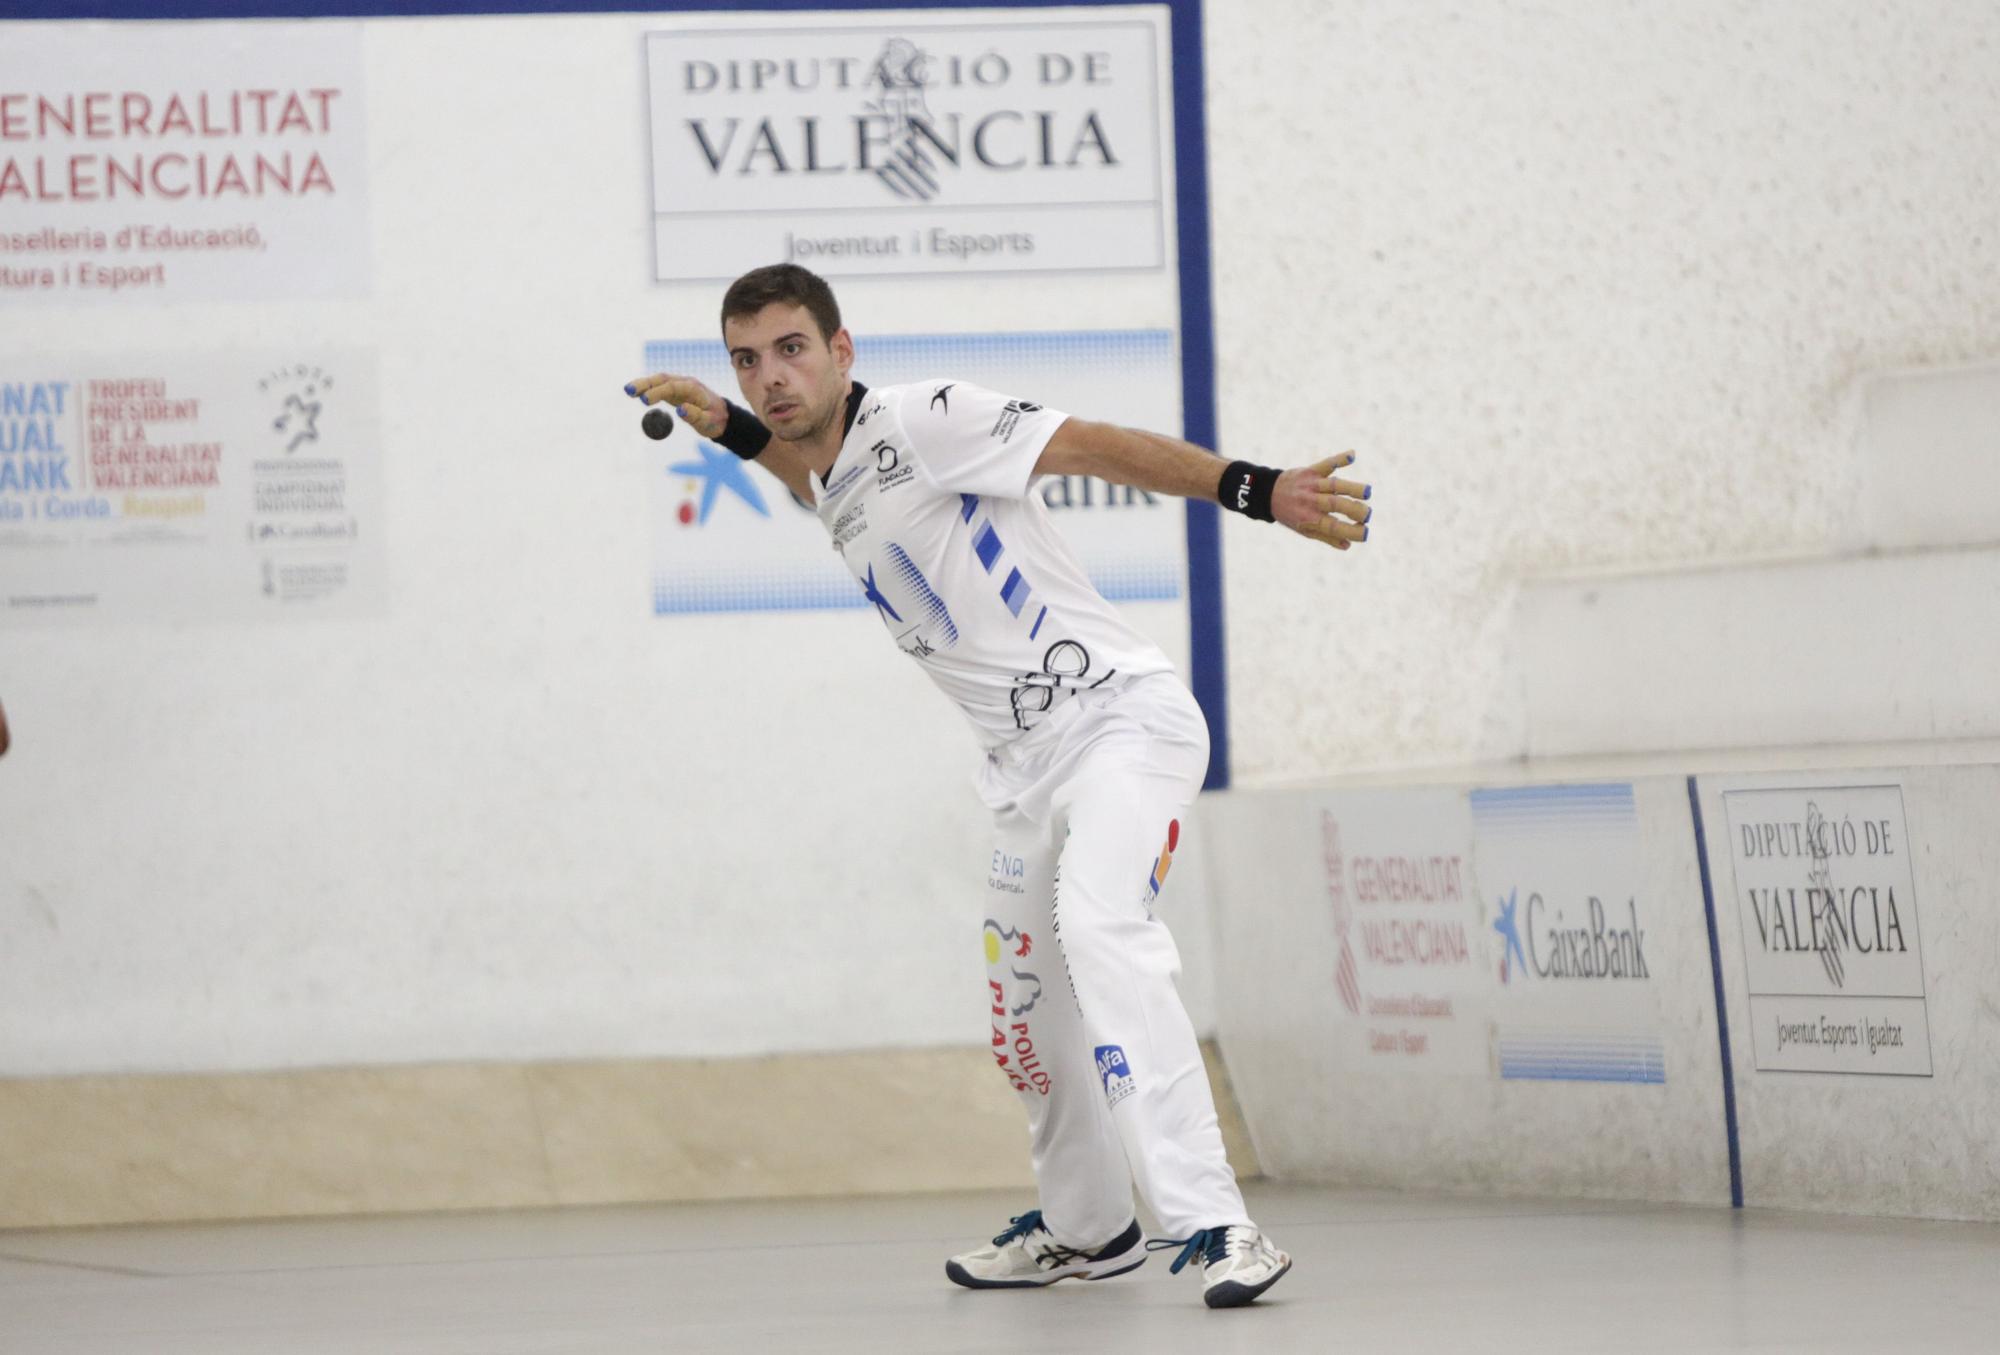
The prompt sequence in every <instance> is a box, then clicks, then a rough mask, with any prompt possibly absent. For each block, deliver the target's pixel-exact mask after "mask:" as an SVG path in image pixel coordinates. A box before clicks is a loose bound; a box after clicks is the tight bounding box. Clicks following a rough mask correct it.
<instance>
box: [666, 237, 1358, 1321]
mask: <svg viewBox="0 0 2000 1355" xmlns="http://www.w3.org/2000/svg"><path fill="white" fill-rule="evenodd" d="M722 333H723V339H724V341H725V342H726V343H727V344H728V347H729V356H730V361H731V363H732V364H733V365H734V367H735V370H736V382H737V386H738V387H739V389H740V390H741V391H742V394H743V398H744V399H745V400H746V401H747V402H748V404H749V406H750V411H754V413H752V412H750V411H745V410H743V409H741V408H739V407H737V406H735V405H732V404H730V403H728V402H727V401H725V400H723V399H721V398H720V397H718V396H717V395H715V394H714V393H713V392H712V391H710V390H708V389H707V388H706V387H704V386H703V385H701V383H699V382H697V381H695V380H693V379H691V378H688V377H684V376H674V375H668V374H658V375H654V376H648V377H644V378H641V379H640V380H638V381H635V382H633V383H632V384H631V385H628V386H627V387H626V391H627V393H628V394H632V395H636V396H638V397H639V398H640V399H641V400H643V401H645V402H646V403H647V404H649V405H651V404H656V403H664V404H671V405H673V406H675V407H676V408H677V409H678V411H679V413H680V415H681V417H682V418H683V419H685V420H686V421H687V422H688V423H689V424H690V425H691V426H692V427H693V428H694V429H695V430H696V431H697V432H699V433H700V434H702V435H703V436H704V437H709V438H713V439H716V440H717V441H719V442H721V443H722V445H723V446H725V447H727V448H729V449H730V450H731V451H734V452H735V453H736V454H737V455H739V456H742V457H745V458H754V459H755V460H756V461H757V463H758V464H759V465H761V466H763V467H764V468H765V469H767V470H769V471H770V472H771V473H772V474H774V475H776V476H777V477H778V478H779V479H780V480H782V481H783V482H784V483H785V485H786V486H787V487H788V488H789V489H790V490H791V491H792V492H793V493H794V494H797V495H798V496H799V497H800V498H801V499H802V500H804V501H806V502H808V503H811V504H813V505H815V506H816V507H817V509H818V512H819V517H820V521H821V522H822V523H823V524H824V525H825V526H826V528H827V531H828V533H829V534H830V535H831V536H832V537H833V540H834V546H835V548H836V549H837V550H838V551H839V553H840V555H841V558H842V559H843V560H844V561H845V562H846V565H847V568H848V569H849V570H850V571H851V572H852V573H853V575H854V577H855V580H856V581H857V582H858V583H859V585H860V587H861V590H862V593H863V595H864V596H865V597H866V598H867V600H868V601H869V603H870V604H871V605H872V606H873V609H874V611H875V614H876V616H877V617H878V618H879V619H880V620H881V623H882V625H883V627H884V628H885V629H886V630H887V631H888V632H889V634H890V636H891V637H892V638H893V639H894V640H895V642H896V644H897V645H898V646H900V647H901V648H902V649H903V651H904V652H905V653H907V654H909V655H911V656H912V657H913V658H914V659H915V660H916V661H917V662H918V663H920V664H922V665H923V667H924V670H925V671H926V672H927V673H929V674H930V676H931V678H932V679H933V680H934V681H935V682H936V683H937V684H938V686H940V687H941V688H943V689H944V692H945V695H947V696H949V697H950V698H951V699H952V700H953V701H955V702H957V703H958V706H959V708H960V709H961V710H963V711H964V712H965V714H966V717H967V718H968V719H970V720H971V721H972V724H973V728H974V729H975V731H977V734H978V737H979V739H980V742H981V743H982V744H983V745H984V746H985V748H986V762H985V765H984V766H983V767H982V769H981V771H980V775H979V794H980V797H981V798H982V799H983V800H984V801H985V803H986V805H987V807H988V808H989V809H991V810H992V811H993V816H994V839H993V845H994V851H993V855H992V859H991V869H990V872H989V875H988V879H987V888H986V889H985V890H984V891H982V892H983V893H984V895H985V897H986V898H987V899H988V900H989V904H988V908H989V912H990V914H991V915H990V916H989V917H988V918H987V919H986V924H985V944H986V959H987V978H988V984H987V988H988V998H989V1003H988V1005H989V1007H990V1010H991V1018H992V1048H993V1056H994V1059H995V1060H996V1061H997V1062H998V1064H999V1065H1000V1069H1001V1071H1002V1072H1003V1073H1004V1074H1005V1075H1006V1077H1007V1079H1008V1081H1009V1083H1010V1084H1011V1085H1012V1086H1013V1088H1014V1090H1015V1091H1016V1093H1018V1094H1019V1096H1020V1098H1021V1101H1022V1103H1023V1104H1024V1105H1025V1106H1026V1107H1027V1112H1028V1124H1029V1130H1030V1134H1031V1140H1032V1156H1033V1160H1034V1168H1035V1179H1036V1182H1037V1185H1038V1187H1039V1194H1040V1197H1041V1199H1040V1204H1041V1208H1039V1209H1036V1210H1031V1211H1029V1212H1027V1213H1025V1214H1022V1215H1021V1216H1019V1217H1017V1218H1015V1219H1013V1220H1012V1221H1011V1226H1010V1227H1009V1228H1008V1229H1007V1230H1006V1231H1004V1232H1002V1233H1001V1234H1000V1235H999V1236H998V1237H996V1238H994V1239H993V1244H992V1245H991V1246H990V1247H984V1248H980V1249H978V1250H975V1251H969V1252H965V1253H963V1254H961V1255H959V1256H955V1257H953V1258H952V1259H951V1260H950V1261H949V1262H947V1263H946V1265H945V1273H946V1275H948V1276H949V1277H950V1278H951V1279H952V1280H954V1281H955V1282H957V1283H959V1284H962V1285H966V1286H969V1287H971V1288H975V1289H987V1288H1022V1287H1029V1286H1039V1285H1047V1284H1053V1283H1055V1282H1056V1281H1057V1280H1062V1279H1067V1278H1070V1277H1076V1278H1079V1279H1087V1280H1100V1279H1105V1278H1108V1277H1109V1276H1112V1275H1118V1274H1122V1273H1124V1272H1125V1271H1128V1270H1132V1269H1134V1268H1136V1267H1137V1266H1139V1265H1140V1264H1141V1263H1142V1262H1143V1261H1144V1260H1145V1259H1146V1250H1150V1249H1152V1248H1155V1247H1163V1246H1164V1247H1180V1248H1181V1252H1180V1255H1179V1256H1178V1257H1177V1258H1176V1259H1175V1261H1174V1263H1173V1269H1174V1271H1176V1272H1178V1271H1179V1270H1180V1269H1181V1268H1182V1267H1183V1266H1184V1265H1186V1264H1187V1263H1188V1262H1189V1261H1190V1260H1194V1259H1198V1260H1199V1261H1200V1263H1201V1267H1202V1275H1203V1281H1204V1284H1203V1297H1204V1299H1205V1301H1206V1302H1207V1303H1208V1305H1209V1306H1210V1307H1217V1308H1220V1307H1233V1306H1236V1305H1239V1304H1245V1303H1248V1302H1250V1301H1251V1300H1253V1299H1255V1298H1256V1297H1257V1296H1258V1295H1259V1294H1262V1293H1263V1292H1264V1291H1265V1290H1266V1289H1268V1288H1270V1286H1271V1285H1272V1284H1274V1283H1276V1282H1277V1280H1278V1278H1279V1277H1280V1276H1282V1275H1283V1274H1284V1273H1285V1272H1286V1271H1287V1270H1288V1269H1289V1268H1290V1267H1291V1258H1290V1257H1288V1256H1286V1255H1285V1254H1284V1253H1283V1252H1281V1251H1279V1250H1278V1249H1277V1248H1276V1247H1274V1246H1273V1245H1272V1244H1271V1243H1270V1241H1269V1240H1268V1239H1267V1238H1265V1237H1264V1235H1263V1234H1262V1233H1261V1232H1260V1231H1259V1230H1258V1229H1257V1227H1256V1225H1255V1224H1253V1223H1252V1222H1251V1221H1250V1218H1249V1215H1248V1214H1247V1213H1246V1212H1245V1211H1244V1207H1243V1197H1242V1195H1241V1193H1240V1192H1239V1191H1238V1190H1237V1187H1236V1179H1235V1176H1234V1174H1233V1173H1232V1172H1231V1171H1230V1168H1229V1163H1228V1161H1227V1160H1226V1159H1225V1157H1224V1155H1223V1149H1222V1136H1221V1133H1220V1131H1219V1130H1218V1128H1217V1125H1216V1118H1215V1106H1214V1103H1213V1101H1212V1099H1211V1097H1210V1094H1209V1087H1208V1079H1207V1074H1206V1072H1205V1070H1204V1068H1203V1065H1202V1060H1201V1051H1200V1048H1199V1046H1198V1045H1197V1043H1196V1041H1195V1033H1194V1028H1193V1025H1192V1024H1191V1023H1190V1021H1189V1020H1188V1016H1187V1012H1186V1010H1185V1009H1184V1008H1183V1007H1182V1005H1181V1001H1180V995H1179V993H1178V992H1177V991H1176V989H1175V987H1174V978H1175V975H1177V974H1178V973H1179V972H1180V955H1179V953H1178V951H1176V949H1175V947H1174V942H1173V938H1172V937H1171V936H1170V935H1168V932H1167V928H1166V925H1165V924H1164V923H1162V922H1161V921H1159V920H1158V918H1156V917H1155V916H1154V913H1153V908H1152V905H1153V901H1154V899H1155V898H1156V896H1157V895H1158V893H1159V891H1160V888H1161V886H1162V885H1163V884H1164V882H1165V880H1166V876H1167V872H1168V869H1169V867H1170V866H1171V865H1172V860H1173V851H1174V848H1175V847H1176V846H1177V845H1178V844H1179V838H1180V834H1181V832H1182V824H1183V821H1184V819H1185V816H1186V815H1187V812H1188V809H1189V807H1190V806H1191V805H1192V804H1193V803H1194V798H1195V795H1196V793H1197V792H1198V791H1199V790H1200V788H1201V782H1202V777H1203V774H1204V772H1205V770H1206V768H1207V765H1208V728H1207V725H1206V723H1205V722H1204V721H1203V719H1202V714H1201V710H1200V708H1199V707H1198V706H1196V704H1195V702H1194V698H1193V697H1192V696H1191V695H1190V694H1189V692H1188V690H1187V688H1186V687H1185V686H1183V685H1182V684H1181V682H1180V680H1179V678H1178V677H1176V676H1175V674H1174V672H1173V668H1172V665H1171V664H1170V663H1169V662H1168V661H1167V657H1166V655H1164V654H1163V653H1161V652H1160V650H1159V648H1158V647H1157V646H1155V645H1154V644H1152V642H1150V641H1149V640H1147V639H1146V638H1145V637H1143V636H1141V635H1140V634H1138V633H1137V632H1136V631H1134V630H1133V629H1132V628H1131V627H1129V626H1127V625H1126V624H1125V623H1124V621H1122V620H1121V619H1120V618H1119V615H1118V613H1117V612H1116V611H1115V610H1113V609H1112V607H1111V606H1110V604H1108V603H1107V602H1105V600H1104V599H1103V598H1102V597H1100V596H1099V595H1098V593H1097V591H1096V590H1095V589H1094V588H1093V587H1092V586H1091V584H1090V580H1089V578H1088V577H1087V576H1086V575H1085V573H1084V571H1083V570H1082V569H1081V568H1080V567H1079V566H1078V565H1077V563H1076V561H1075V559H1074V558H1073V557H1072V556H1071V554H1070V552H1069V550H1068V548H1067V546H1066V545H1065V544H1064V542H1063V540H1062V538H1061V537H1060V536H1059V535H1058V534H1057V532H1056V530H1055V527H1054V525H1053V524H1052V522H1051V521H1050V517H1049V513H1048V510H1047V508H1046V507H1045V506H1044V505H1043V503H1042V501H1041V499H1040V497H1039V496H1038V495H1036V494H1034V493H1031V492H1030V490H1031V488H1032V487H1033V485H1034V483H1035V480H1036V478H1037V477H1038V476H1044V475H1089V476H1097V477H1100V478H1102V479H1105V480H1109V481H1111V482H1113V483H1115V484H1120V485H1130V486H1133V487H1135V488H1138V489H1142V490H1146V491H1149V492H1152V493H1156V494H1176V495H1180V496H1182V497H1184V498H1190V499H1210V500H1214V501H1217V502H1219V503H1221V504H1222V506H1223V507H1224V508H1228V509H1231V510H1233V511H1235V512H1239V513H1244V514H1246V515H1248V516H1250V517H1252V518H1257V519H1260V520H1263V521H1267V522H1269V521H1275V522H1279V523H1282V524H1284V525H1285V526H1287V527H1289V528H1291V529H1292V530H1293V531H1295V532H1298V533H1299V534H1301V535H1303V536H1307V537H1310V538H1312V539H1313V540H1316V541H1321V542H1324V543H1326V544H1327V545H1330V546H1332V547H1333V548H1334V549H1336V550H1347V549H1349V548H1350V547H1351V546H1352V545H1354V544H1356V543H1358V542H1362V541H1366V540H1367V539H1368V528H1367V525H1366V524H1367V522H1368V518H1369V515H1370V511H1371V510H1370V508H1369V506H1368V505H1367V504H1366V503H1364V502H1363V500H1366V499H1367V498H1369V495H1370V489H1369V487H1368V486H1367V485H1363V484H1359V483H1356V482H1353V481H1349V480H1344V479H1340V478H1338V477H1337V476H1336V475H1335V472H1336V471H1338V470H1340V469H1342V468H1344V467H1345V466H1347V465H1348V464H1349V463H1350V462H1351V461H1352V460H1353V459H1354V458H1353V454H1352V453H1343V454H1342V455H1340V456H1337V457H1331V458H1328V459H1327V460H1324V461H1321V462H1319V463H1318V464H1316V465H1313V466H1307V467H1299V468H1296V469H1292V470H1286V471H1278V470H1272V469H1268V468H1266V467H1261V466H1255V465H1251V464H1250V463H1248V462H1244V461H1233V462H1224V461H1223V460H1222V459H1221V458H1219V457H1218V456H1216V455H1215V454H1214V453H1212V452H1209V451H1206V450H1204V449H1202V448H1200V447H1197V446H1194V445H1193V444H1191V443H1187V442H1182V441H1180V440H1178V439H1175V438H1169V437H1162V436H1160V435H1158V434H1153V433H1142V432H1137V431H1134V430H1131V429H1126V428H1120V427H1115V426H1113V425H1110V424H1102V423H1090V422H1086V421H1085V420H1082V419H1075V418H1070V417H1068V416H1066V415H1063V414H1060V413H1057V412H1056V411H1054V410H1050V409H1044V408H1042V407H1041V406H1040V405H1037V404H1033V403H1030V402H1028V401H1024V400H1012V399H1008V398H1006V397H1004V396H1002V395H998V394H996V393H994V392H992V391H989V390H983V389H981V388H980V387H978V386H975V385H973V384H971V383H969V382H965V381H957V380H952V379H950V378H939V379H937V380H933V381H922V382H917V383H914V384H911V385H903V386H885V387H880V388H875V389H870V388H869V387H866V386H863V385H862V384H861V383H859V382H857V381H854V380H851V379H850V377H849V375H848V372H849V369H850V368H851V367H852V366H853V362H854V342H853V339H852V338H851V337H850V336H849V334H848V332H847V331H846V330H845V329H843V328H842V327H841V321H840V310H839V307H838V305H837V304H836V303H835V301H834V297H833V293H832V291H831V290H830V289H829V288H828V287H827V285H826V283H825V282H824V281H823V280H821V279H820V278H819V277H817V276H816V275H814V274H813V273H810V272H808V271H807V270H806V269H803V268H800V267H798V266H796V265H793V264H778V265H774V266H771V267H768V268H759V269H757V270H755V271H753V272H750V273H746V274H745V275H744V276H742V277H741V278H738V279H737V280H736V282H735V283H733V284H732V285H731V286H730V288H729V290H728V292H727V294H726V295H725V296H724V297H723V301H722ZM1134 1183H1136V1184H1137V1186H1138V1190H1139V1194H1140V1196H1141V1197H1142V1198H1143V1199H1144V1200H1145V1202H1146V1204H1147V1207H1148V1208H1150V1209H1151V1210H1152V1212H1153V1216H1154V1217H1155V1218H1156V1219H1157V1220H1158V1221H1159V1224H1160V1227H1161V1228H1162V1229H1163V1230H1164V1231H1165V1233H1166V1239H1163V1240H1161V1241H1157V1242H1154V1243H1151V1244H1148V1246H1147V1248H1145V1249H1142V1247H1141V1241H1142V1238H1141V1233H1140V1229H1139V1224H1138V1222H1137V1220H1136V1219H1135V1218H1134V1216H1133V1210H1132V1187H1133V1184H1134ZM1167 1239H1170V1240H1167Z"/></svg>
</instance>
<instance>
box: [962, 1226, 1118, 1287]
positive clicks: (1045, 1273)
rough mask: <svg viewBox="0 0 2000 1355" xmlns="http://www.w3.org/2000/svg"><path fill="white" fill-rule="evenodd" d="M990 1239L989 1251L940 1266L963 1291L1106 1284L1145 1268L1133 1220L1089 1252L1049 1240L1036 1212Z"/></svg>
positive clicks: (968, 1254)
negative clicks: (1068, 1283)
mask: <svg viewBox="0 0 2000 1355" xmlns="http://www.w3.org/2000/svg"><path fill="white" fill-rule="evenodd" d="M1009 1222H1011V1223H1012V1225H1013V1226H1012V1227H1010V1228H1009V1229H1008V1230H1007V1231H1006V1232H1004V1233H1002V1234H1000V1236H998V1237H996V1238H994V1239H993V1245H992V1246H990V1247H981V1248H980V1249H979V1250H978V1251H969V1252H962V1253H960V1254H959V1255H957V1256H954V1257H952V1258H951V1260H949V1261H947V1262H945V1263H944V1273H945V1275H946V1276H947V1277H949V1278H950V1280H951V1282H952V1283H953V1284H962V1285H964V1286H965V1287H966V1288H967V1289H1034V1288H1039V1287H1040V1286H1042V1285H1045V1284H1054V1283H1055V1282H1056V1281H1057V1280H1067V1279H1070V1278H1072V1277H1074V1278H1075V1279H1079V1280H1108V1279H1110V1278H1111V1277H1112V1276H1113V1275H1123V1274H1124V1273H1125V1272H1126V1271H1128V1270H1137V1269H1138V1268H1139V1267H1140V1266H1143V1265H1144V1264H1146V1253H1145V1251H1144V1250H1142V1249H1141V1248H1140V1246H1139V1240H1140V1238H1141V1237H1142V1236H1144V1235H1143V1234H1142V1233H1140V1231H1139V1224H1138V1221H1137V1220H1136V1219H1135V1220H1133V1222H1132V1224H1131V1226H1129V1227H1128V1228H1126V1229H1125V1231H1124V1232H1122V1233H1120V1234H1118V1236H1117V1237H1114V1238H1113V1239H1111V1241H1109V1242H1107V1243H1105V1244H1104V1245H1103V1246H1101V1247H1099V1248H1097V1249H1096V1250H1095V1251H1078V1250H1077V1249H1076V1248H1074V1247H1065V1246H1063V1245H1062V1243H1060V1242H1058V1241H1056V1240H1055V1238H1054V1237H1052V1236H1050V1234H1049V1230H1048V1228H1047V1227H1046V1226H1044V1225H1043V1223H1042V1211H1041V1210H1039V1209H1031V1210H1029V1211H1028V1212H1027V1213H1025V1214H1023V1215H1021V1216H1020V1217H1019V1218H1017V1219H1012V1220H1009Z"/></svg>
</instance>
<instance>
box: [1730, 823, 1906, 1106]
mask: <svg viewBox="0 0 2000 1355" xmlns="http://www.w3.org/2000/svg"><path fill="white" fill-rule="evenodd" d="M1722 802H1723V806H1724V809H1725V812H1726V814H1727V817H1728V821H1729V822H1728V828H1729V863H1730V870H1731V872H1732V876H1733V879H1734V882H1735V889H1736V912H1737V922H1738V925H1739V927H1740V929H1741V932H1742V937H1743V958H1744V967H1745V970H1746V971H1747V979H1748V983H1747V991H1748V993H1749V998H1750V1030H1751V1036H1752V1046H1753V1048H1754V1049H1755V1051H1756V1058H1757V1068H1758V1070H1759V1071H1760V1072H1763V1071H1782V1072H1801V1073H1875V1074H1889V1075H1897V1074H1900V1075H1903V1076H1916V1077H1929V1076H1930V1075H1931V1048H1930V1020H1929V1012H1928V1009H1927V1007H1926V1002H1925V995H1924V957H1923V947H1922V945H1921V943H1920V938H1919V936H1918V927H1917V893H1916V885H1915V883H1914V882H1913V881H1912V879H1911V873H1910V851H1911V845H1910V836H1909V832H1908V828H1907V825H1906V821H1905V818H1904V814H1903V790H1902V787H1901V786H1897V785H1888V786H1838V785H1836V786H1803V787H1787V788H1783V789H1770V790H1732V791H1727V792H1725V793H1724V794H1723V797H1722Z"/></svg>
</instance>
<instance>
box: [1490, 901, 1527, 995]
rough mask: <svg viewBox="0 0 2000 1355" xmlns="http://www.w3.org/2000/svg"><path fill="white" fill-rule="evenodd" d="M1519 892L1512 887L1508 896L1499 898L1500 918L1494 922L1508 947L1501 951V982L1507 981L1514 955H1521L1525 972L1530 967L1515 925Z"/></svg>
mask: <svg viewBox="0 0 2000 1355" xmlns="http://www.w3.org/2000/svg"><path fill="white" fill-rule="evenodd" d="M1519 893H1520V891H1519V890H1518V889H1510V890H1508V891H1507V897H1506V898H1505V899H1503V900H1499V903H1500V920H1499V921H1497V922H1495V923H1494V924H1493V930H1494V931H1496V932H1498V933H1500V936H1501V938H1502V939H1503V940H1505V941H1506V943H1507V946H1506V948H1505V949H1504V950H1502V951H1501V952H1500V982H1502V983H1505V982H1507V974H1508V970H1509V968H1510V965H1509V961H1510V960H1511V959H1513V958H1514V957H1516V956H1519V957H1520V961H1521V970H1522V972H1523V973H1526V972H1527V968H1528V957H1527V955H1526V954H1525V953H1524V952H1523V951H1522V950H1521V933H1520V931H1519V929H1518V928H1516V927H1515V925H1514V906H1515V904H1516V903H1517V902H1518V900H1517V898H1516V897H1515V896H1516V895H1517V894H1519Z"/></svg>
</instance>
